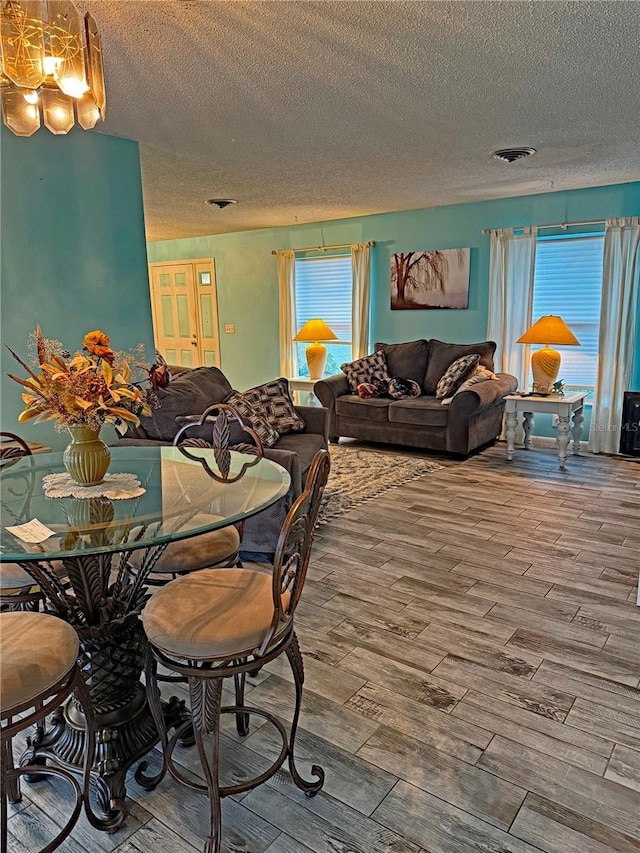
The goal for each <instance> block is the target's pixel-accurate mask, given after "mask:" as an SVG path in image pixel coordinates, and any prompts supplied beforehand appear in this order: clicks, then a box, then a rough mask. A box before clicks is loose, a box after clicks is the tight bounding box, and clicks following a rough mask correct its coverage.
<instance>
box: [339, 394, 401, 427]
mask: <svg viewBox="0 0 640 853" xmlns="http://www.w3.org/2000/svg"><path fill="white" fill-rule="evenodd" d="M390 402H391V401H390V400H386V399H381V398H380V397H371V398H369V399H368V400H362V399H361V398H360V397H352V396H351V395H350V394H345V395H344V396H343V397H338V399H337V400H336V414H338V415H341V416H342V417H345V418H364V419H365V420H369V421H387V420H388V419H389V418H388V415H387V412H388V410H389V403H390Z"/></svg>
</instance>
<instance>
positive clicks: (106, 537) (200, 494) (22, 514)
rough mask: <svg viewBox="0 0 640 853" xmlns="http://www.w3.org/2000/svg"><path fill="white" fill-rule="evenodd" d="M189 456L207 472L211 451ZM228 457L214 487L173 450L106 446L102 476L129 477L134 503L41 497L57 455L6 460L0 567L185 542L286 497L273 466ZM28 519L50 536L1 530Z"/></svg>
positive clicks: (1, 473)
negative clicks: (135, 485) (32, 538)
mask: <svg viewBox="0 0 640 853" xmlns="http://www.w3.org/2000/svg"><path fill="white" fill-rule="evenodd" d="M189 453H190V454H192V455H193V456H196V457H201V458H202V459H205V460H206V462H207V464H208V465H209V466H210V467H211V468H212V469H213V468H214V460H213V451H212V450H211V449H203V448H191V447H190V448H189ZM228 454H229V456H228V457H227V460H228V462H229V466H230V471H229V473H228V475H227V476H228V477H229V480H227V481H224V482H221V481H219V480H218V479H214V478H213V477H212V476H211V475H210V474H209V473H207V471H206V470H205V467H204V466H203V465H202V464H201V462H200V461H198V460H197V459H188V458H186V457H185V456H184V455H183V453H182V451H181V450H180V449H178V448H175V447H163V446H155V447H117V446H116V447H112V448H111V464H110V466H109V473H110V474H115V473H127V474H135V475H136V476H137V477H138V479H139V481H140V483H141V485H142V486H143V488H144V489H145V493H144V495H142V496H141V497H137V498H127V499H124V500H122V499H119V500H110V499H109V498H96V497H91V498H49V497H47V496H46V495H45V494H44V491H43V485H42V478H43V477H44V476H45V475H46V474H52V473H64V465H63V463H62V453H42V454H38V455H34V456H25V457H22V458H21V459H17V460H15V461H11V462H9V463H7V464H5V465H4V466H3V468H2V470H0V524H1V530H0V562H16V561H37V560H45V559H57V558H60V557H65V556H66V557H69V556H74V555H79V554H82V555H83V556H85V555H87V554H91V553H96V554H98V553H115V552H118V551H126V550H129V549H131V550H135V549H138V548H147V547H150V546H152V545H159V544H161V543H164V542H172V541H175V540H178V539H185V538H188V537H189V536H194V535H196V534H198V533H203V532H206V531H209V530H215V529H217V528H220V527H225V526H227V525H229V524H233V523H235V522H239V521H242V520H244V519H246V518H249V517H250V516H252V515H255V514H256V513H257V512H260V511H261V510H263V509H265V508H266V507H268V506H271V504H273V503H275V502H276V501H277V500H278V499H279V498H281V497H282V496H283V495H285V494H286V493H287V491H288V489H289V485H290V478H289V474H288V473H287V472H286V471H285V470H284V468H282V467H281V466H280V465H277V464H276V463H275V462H272V461H270V460H269V459H264V458H263V459H260V460H258V461H257V462H255V457H252V456H249V455H247V454H243V453H237V452H236V451H228ZM250 463H255V464H253V465H251V467H247V468H246V470H244V473H242V471H243V468H244V467H245V466H246V465H247V464H250ZM236 475H241V476H239V477H238V479H237V480H236V481H235V482H230V480H231V479H233V477H234V476H236ZM34 519H37V520H38V521H39V522H41V523H42V524H44V525H45V527H47V528H49V529H50V530H52V531H53V535H51V536H49V537H48V538H47V539H45V540H44V541H43V542H40V543H37V544H32V543H27V542H24V541H22V540H21V539H20V538H18V536H17V535H16V534H15V533H10V532H9V531H8V530H7V529H6V528H7V527H15V526H18V525H21V524H25V523H26V522H30V521H32V520H34Z"/></svg>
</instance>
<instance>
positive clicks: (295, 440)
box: [275, 432, 325, 477]
mask: <svg viewBox="0 0 640 853" xmlns="http://www.w3.org/2000/svg"><path fill="white" fill-rule="evenodd" d="M324 448H325V443H324V436H322V435H317V434H316V433H313V432H299V433H289V434H288V435H281V436H280V440H279V441H278V443H277V444H276V447H275V449H276V450H290V451H292V452H293V453H297V454H298V458H299V460H300V471H301V472H302V476H303V477H304V476H305V474H306V473H307V471H308V470H309V468H310V467H311V463H312V462H313V457H314V456H315V455H316V453H317V452H318V451H319V450H323V449H324Z"/></svg>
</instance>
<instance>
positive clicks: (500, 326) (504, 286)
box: [487, 227, 538, 390]
mask: <svg viewBox="0 0 640 853" xmlns="http://www.w3.org/2000/svg"><path fill="white" fill-rule="evenodd" d="M490 235H491V266H490V269H489V321H488V324H487V337H488V338H489V340H491V341H495V342H496V344H497V347H496V354H495V365H496V371H497V372H500V373H511V374H512V375H513V376H516V377H517V379H518V388H519V389H520V390H525V389H527V387H528V381H529V347H528V346H525V345H523V344H517V343H516V341H517V340H518V338H519V337H520V335H522V334H523V333H524V332H526V330H527V329H528V328H529V326H530V325H531V320H532V318H531V311H532V306H533V278H534V273H535V266H536V240H537V238H538V229H537V228H535V227H532V228H525V229H522V231H521V233H520V229H519V233H517V234H516V233H515V232H514V229H513V228H504V229H502V230H501V231H491V232H490Z"/></svg>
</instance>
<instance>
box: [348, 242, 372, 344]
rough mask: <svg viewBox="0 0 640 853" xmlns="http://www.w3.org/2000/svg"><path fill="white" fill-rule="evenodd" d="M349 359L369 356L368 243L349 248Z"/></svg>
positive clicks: (369, 282) (369, 268)
mask: <svg viewBox="0 0 640 853" xmlns="http://www.w3.org/2000/svg"><path fill="white" fill-rule="evenodd" d="M351 281H352V301H351V330H352V331H351V334H352V338H351V358H352V359H353V360H354V361H355V360H356V359H357V358H362V357H363V356H365V355H368V354H369V312H370V304H371V247H370V245H369V243H354V244H353V245H352V246H351Z"/></svg>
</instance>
